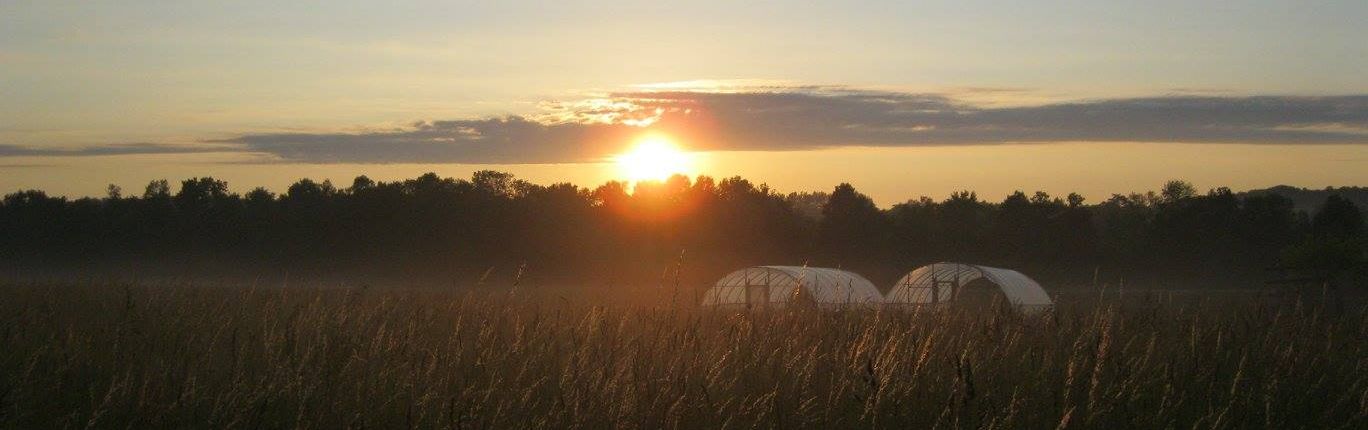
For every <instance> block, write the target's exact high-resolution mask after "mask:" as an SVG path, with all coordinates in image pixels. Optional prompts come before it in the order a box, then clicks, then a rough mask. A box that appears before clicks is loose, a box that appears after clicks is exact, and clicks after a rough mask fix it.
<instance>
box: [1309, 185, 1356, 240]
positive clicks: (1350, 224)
mask: <svg viewBox="0 0 1368 430" xmlns="http://www.w3.org/2000/svg"><path fill="white" fill-rule="evenodd" d="M1311 225H1312V229H1313V231H1314V233H1315V234H1316V235H1317V236H1319V237H1337V238H1349V237H1354V236H1357V235H1358V234H1359V233H1360V232H1362V231H1363V213H1362V212H1360V211H1359V208H1358V206H1355V205H1354V203H1353V202H1350V201H1349V200H1348V199H1345V198H1343V197H1340V196H1339V195H1337V194H1332V195H1330V196H1329V197H1326V198H1325V203H1323V204H1321V207H1320V210H1319V211H1316V215H1315V217H1314V218H1312V219H1311Z"/></svg>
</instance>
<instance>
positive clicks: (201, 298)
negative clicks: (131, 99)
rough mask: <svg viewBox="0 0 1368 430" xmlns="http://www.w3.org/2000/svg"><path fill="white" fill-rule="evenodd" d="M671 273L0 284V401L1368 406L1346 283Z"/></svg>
mask: <svg viewBox="0 0 1368 430" xmlns="http://www.w3.org/2000/svg"><path fill="white" fill-rule="evenodd" d="M670 296H671V294H669V293H663V294H662V297H663V298H662V299H660V300H658V301H657V302H658V303H659V304H656V302H650V301H636V302H614V303H608V304H601V303H599V302H596V301H594V300H589V299H574V298H565V297H559V296H556V295H554V294H548V293H542V292H535V291H519V292H518V293H516V294H507V293H461V292H449V291H448V292H443V291H429V290H385V289H359V288H356V289H353V288H331V289H328V288H304V287H291V288H266V287H259V288H224V287H219V288H211V287H195V286H137V285H97V284H80V285H8V286H3V287H0V345H3V349H2V350H0V426H3V427H7V428H40V427H96V428H127V427H132V428H148V427H196V428H203V427H219V428H279V427H299V428H358V427H369V428H377V427H379V428H416V427H421V428H483V427H564V426H576V427H589V428H604V427H628V428H654V427H669V428H676V427H722V428H751V427H782V428H791V427H819V428H842V427H880V428H906V427H909V426H910V427H916V428H1122V427H1140V428H1241V427H1258V428H1267V427H1272V428H1364V427H1365V426H1368V312H1365V308H1364V307H1363V306H1361V305H1346V304H1339V305H1336V306H1324V305H1323V304H1321V303H1320V302H1316V303H1317V304H1316V305H1312V304H1309V303H1312V302H1303V301H1296V300H1283V301H1277V302H1273V301H1269V300H1264V299H1236V298H1228V299H1202V298H1189V299H1174V298H1163V297H1148V298H1145V297H1135V295H1131V296H1132V297H1133V298H1132V299H1128V300H1127V301H1126V302H1125V303H1121V302H1117V301H1112V300H1108V301H1101V302H1096V301H1090V302H1079V303H1066V304H1062V305H1061V306H1060V307H1059V309H1057V310H1056V311H1055V312H1054V313H1051V314H1047V315H1043V316H1038V317H1020V316H1014V315H1011V314H1009V313H1003V312H992V311H987V312H986V311H984V310H983V309H977V310H972V309H943V310H938V311H922V312H901V311H900V312H890V311H883V312H826V313H823V312H815V311H804V310H788V311H783V310H781V311H770V312H757V313H725V312H708V311H703V310H700V309H697V308H694V307H691V306H687V305H683V304H679V305H669V304H668V303H670V302H671V301H672V300H671V299H670V298H669V297H670ZM681 302H682V301H681Z"/></svg>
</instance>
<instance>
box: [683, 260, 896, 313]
mask: <svg viewBox="0 0 1368 430" xmlns="http://www.w3.org/2000/svg"><path fill="white" fill-rule="evenodd" d="M800 286H801V287H802V288H803V292H804V293H805V294H806V295H807V297H809V298H811V299H812V300H813V301H815V302H817V303H819V304H824V305H844V304H854V303H864V304H877V303H880V302H882V301H883V295H881V294H879V289H878V288H876V287H875V286H874V284H873V283H871V282H869V280H867V279H865V278H864V277H863V276H860V275H857V274H855V273H851V272H847V271H844V270H837V269H830V268H824V267H802V266H755V267H748V268H745V269H741V270H737V271H735V272H731V273H730V274H727V276H723V277H722V279H721V280H719V281H717V284H716V285H714V286H713V287H712V288H709V289H708V291H707V292H706V293H704V294H703V305H705V306H714V305H727V304H746V303H751V304H757V302H762V301H763V302H766V303H787V302H789V301H791V300H792V299H793V297H794V296H795V295H796V293H797V288H799V287H800ZM766 287H767V288H766ZM748 296H749V297H750V298H751V300H750V301H749V302H748V301H747V298H748ZM757 296H758V297H757Z"/></svg>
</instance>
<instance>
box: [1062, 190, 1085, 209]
mask: <svg viewBox="0 0 1368 430" xmlns="http://www.w3.org/2000/svg"><path fill="white" fill-rule="evenodd" d="M1065 200H1066V201H1068V202H1069V207H1071V208H1076V207H1080V206H1083V201H1084V200H1086V199H1084V198H1083V196H1081V195H1079V194H1078V193H1069V197H1068V198H1066V199H1065Z"/></svg>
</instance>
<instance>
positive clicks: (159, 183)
mask: <svg viewBox="0 0 1368 430" xmlns="http://www.w3.org/2000/svg"><path fill="white" fill-rule="evenodd" d="M143 198H144V199H169V198H171V183H170V182H167V181H166V180H165V179H155V180H153V181H152V182H148V183H147V188H146V189H144V190H143Z"/></svg>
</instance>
